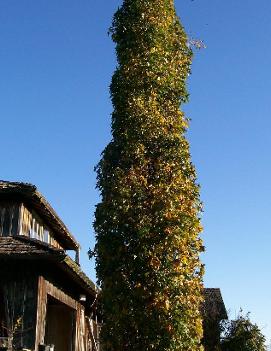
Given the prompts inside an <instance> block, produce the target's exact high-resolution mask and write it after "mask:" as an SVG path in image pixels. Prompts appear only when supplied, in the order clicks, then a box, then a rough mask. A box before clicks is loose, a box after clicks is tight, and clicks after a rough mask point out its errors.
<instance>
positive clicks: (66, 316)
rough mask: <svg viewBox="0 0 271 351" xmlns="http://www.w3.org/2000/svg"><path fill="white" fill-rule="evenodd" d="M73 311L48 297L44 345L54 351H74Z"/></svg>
mask: <svg viewBox="0 0 271 351" xmlns="http://www.w3.org/2000/svg"><path fill="white" fill-rule="evenodd" d="M74 326H75V310H74V309H72V308H70V307H69V306H67V305H65V304H63V303H61V302H60V301H58V300H56V299H54V298H52V297H51V296H48V303H47V316H46V330H45V344H46V345H51V344H52V345H55V351H73V350H74V334H75V332H74V329H75V328H74Z"/></svg>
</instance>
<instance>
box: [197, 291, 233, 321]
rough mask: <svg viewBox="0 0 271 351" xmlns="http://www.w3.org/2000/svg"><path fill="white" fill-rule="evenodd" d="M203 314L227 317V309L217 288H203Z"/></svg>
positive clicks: (218, 317)
mask: <svg viewBox="0 0 271 351" xmlns="http://www.w3.org/2000/svg"><path fill="white" fill-rule="evenodd" d="M203 315H204V316H205V317H207V318H208V317H209V318H212V319H218V320H222V319H228V315H227V310H226V307H225V304H224V301H223V298H222V295H221V291H220V289H219V288H206V289H204V303H203Z"/></svg>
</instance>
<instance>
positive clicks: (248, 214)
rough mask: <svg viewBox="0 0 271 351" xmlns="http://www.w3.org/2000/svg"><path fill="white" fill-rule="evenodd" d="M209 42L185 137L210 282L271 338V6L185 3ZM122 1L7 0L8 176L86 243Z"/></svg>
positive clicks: (2, 32)
mask: <svg viewBox="0 0 271 351" xmlns="http://www.w3.org/2000/svg"><path fill="white" fill-rule="evenodd" d="M175 3H176V8H177V11H178V14H179V15H180V17H181V20H182V22H183V24H184V25H185V28H186V31H187V33H188V34H189V36H190V37H192V38H200V39H202V40H204V42H205V44H206V46H207V48H206V49H205V50H201V51H197V52H196V54H195V57H194V62H193V67H192V75H191V76H190V78H189V91H190V102H189V104H187V105H186V106H185V107H184V109H185V111H186V112H187V115H188V116H189V117H190V118H191V119H192V122H191V126H190V131H189V133H188V137H189V140H190V143H191V152H192V158H193V162H194V163H195V165H196V168H197V172H198V178H199V182H200V184H201V188H202V191H201V193H202V200H203V202H204V208H205V211H204V214H203V224H204V227H205V231H204V235H203V237H204V241H205V246H206V253H205V254H204V256H203V260H204V262H205V263H206V276H205V284H206V286H208V287H220V288H221V290H222V294H223V297H224V300H225V303H226V306H227V308H228V309H230V310H231V311H232V315H233V316H234V315H235V313H236V312H238V309H239V307H243V309H244V310H245V311H251V312H252V315H251V317H252V319H253V320H254V321H256V322H257V323H258V324H259V325H260V326H261V327H262V328H263V332H264V333H265V334H266V335H267V337H268V339H270V338H271V317H270V310H271V298H270V291H271V280H270V277H269V275H270V274H269V271H270V263H271V262H270V261H271V256H270V247H271V236H270V232H271V228H270V213H271V202H270V198H271V181H270V180H271V157H270V149H271V138H270V131H271V122H270V118H269V111H270V107H269V106H270V91H271V74H270V62H271V49H270V46H269V42H270V37H271V22H270V13H271V3H270V1H269V0H258V1H256V0H246V1H236V0H235V1H234V0H228V1H217V0H208V1H207V0H205V1H204V0H194V1H190V0H176V1H175ZM120 4H121V1H117V0H106V1H105V0H99V1H86V0H76V1H74V0H54V1H48V0H1V3H0V57H1V64H0V77H1V79H0V123H1V124H0V132H1V138H0V147H1V169H0V179H6V180H19V181H27V182H31V183H34V184H36V185H37V186H38V187H39V189H40V191H41V192H42V193H43V194H44V195H45V196H46V198H47V199H48V200H49V202H50V203H51V204H52V206H53V207H54V208H55V209H56V211H57V212H58V213H59V215H60V217H61V218H62V219H63V220H64V222H65V223H66V224H67V226H68V227H69V228H70V229H71V231H72V232H73V233H74V235H75V236H76V237H77V238H78V240H79V241H80V242H81V244H82V266H83V268H84V269H85V271H87V272H88V273H89V274H90V276H91V277H92V278H93V279H95V272H94V268H93V262H89V261H88V259H87V255H86V251H87V249H88V247H89V246H93V244H94V234H93V230H92V221H93V212H94V206H95V204H96V203H97V202H98V193H97V191H96V190H95V173H94V171H93V167H94V165H95V164H96V163H97V162H98V160H99V158H100V153H101V151H102V149H103V148H104V146H105V145H106V143H107V142H108V141H109V140H110V113H111V111H112V107H111V103H110V100H109V92H108V86H109V84H110V79H111V75H112V72H113V70H114V67H115V54H114V46H113V44H112V42H111V40H110V38H109V37H108V35H107V29H108V27H109V26H110V22H111V18H112V15H113V13H114V11H115V10H116V8H117V6H118V5H120Z"/></svg>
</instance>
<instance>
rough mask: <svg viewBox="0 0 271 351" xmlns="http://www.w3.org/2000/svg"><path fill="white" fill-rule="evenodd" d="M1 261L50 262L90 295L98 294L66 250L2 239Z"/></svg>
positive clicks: (31, 240) (0, 242)
mask: <svg viewBox="0 0 271 351" xmlns="http://www.w3.org/2000/svg"><path fill="white" fill-rule="evenodd" d="M0 259H4V260H5V259H16V260H19V259H24V260H25V259H28V260H35V259H38V260H41V259H45V260H50V261H52V262H54V263H55V264H56V265H57V267H59V268H60V269H61V270H62V271H64V272H66V273H67V274H68V275H69V276H70V277H71V279H72V280H73V281H74V282H76V284H78V285H80V286H81V287H82V288H83V289H84V290H85V291H86V292H87V293H88V294H92V295H93V294H96V292H97V291H98V288H97V287H96V285H95V284H94V283H93V282H92V280H91V279H89V278H88V276H87V275H86V274H85V273H84V272H83V271H82V269H81V267H80V266H79V265H78V264H77V263H76V262H74V261H73V260H72V259H71V258H70V257H69V256H68V255H67V254H66V253H65V251H64V250H61V249H57V248H55V247H53V246H51V245H49V244H46V243H44V242H42V241H39V240H37V239H30V238H25V237H22V236H17V237H0Z"/></svg>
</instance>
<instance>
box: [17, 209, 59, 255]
mask: <svg viewBox="0 0 271 351" xmlns="http://www.w3.org/2000/svg"><path fill="white" fill-rule="evenodd" d="M19 235H23V236H27V237H29V238H32V239H38V240H40V241H43V242H45V243H47V244H50V245H52V246H54V247H56V248H58V249H62V246H61V245H60V244H59V242H58V241H57V240H56V239H55V235H54V233H53V231H52V230H50V229H49V227H48V226H46V225H45V223H44V222H43V220H42V219H41V218H40V217H39V216H38V214H37V213H36V212H35V211H34V210H32V211H30V210H28V209H27V207H26V206H25V205H24V204H22V205H21V208H20V228H19Z"/></svg>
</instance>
